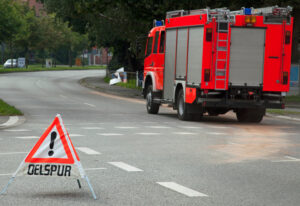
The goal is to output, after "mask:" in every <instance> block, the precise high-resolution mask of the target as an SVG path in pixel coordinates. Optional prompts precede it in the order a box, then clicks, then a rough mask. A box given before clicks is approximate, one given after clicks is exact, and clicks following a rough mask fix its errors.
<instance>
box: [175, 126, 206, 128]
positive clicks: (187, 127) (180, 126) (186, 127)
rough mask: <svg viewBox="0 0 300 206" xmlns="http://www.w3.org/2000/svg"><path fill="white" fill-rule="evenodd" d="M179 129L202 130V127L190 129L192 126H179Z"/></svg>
mask: <svg viewBox="0 0 300 206" xmlns="http://www.w3.org/2000/svg"><path fill="white" fill-rule="evenodd" d="M179 127H180V128H183V129H202V127H192V126H179Z"/></svg>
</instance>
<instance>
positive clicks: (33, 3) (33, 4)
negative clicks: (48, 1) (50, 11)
mask: <svg viewBox="0 0 300 206" xmlns="http://www.w3.org/2000/svg"><path fill="white" fill-rule="evenodd" d="M22 1H23V2H25V3H27V4H28V6H29V8H34V10H35V14H36V16H45V15H46V11H45V9H44V5H43V4H42V3H41V2H38V1H37V0H22Z"/></svg>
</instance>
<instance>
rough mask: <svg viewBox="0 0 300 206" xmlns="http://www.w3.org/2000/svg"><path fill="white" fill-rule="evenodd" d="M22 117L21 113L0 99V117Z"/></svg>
mask: <svg viewBox="0 0 300 206" xmlns="http://www.w3.org/2000/svg"><path fill="white" fill-rule="evenodd" d="M11 115H23V113H22V112H21V111H20V110H18V109H16V108H15V107H14V106H11V105H9V104H7V103H6V102H4V101H3V100H2V99H0V116H11Z"/></svg>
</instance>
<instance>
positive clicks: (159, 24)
mask: <svg viewBox="0 0 300 206" xmlns="http://www.w3.org/2000/svg"><path fill="white" fill-rule="evenodd" d="M162 25H163V22H162V21H155V26H162Z"/></svg>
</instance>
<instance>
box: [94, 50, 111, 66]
mask: <svg viewBox="0 0 300 206" xmlns="http://www.w3.org/2000/svg"><path fill="white" fill-rule="evenodd" d="M111 59H112V52H108V49H107V48H103V47H101V48H100V49H99V48H97V47H93V48H92V50H91V52H90V53H88V64H89V65H107V64H108V63H109V62H110V61H111Z"/></svg>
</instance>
